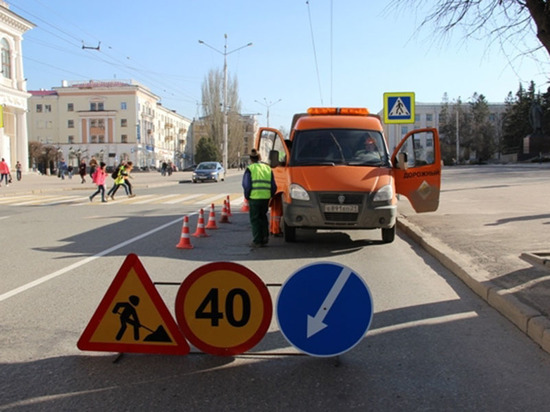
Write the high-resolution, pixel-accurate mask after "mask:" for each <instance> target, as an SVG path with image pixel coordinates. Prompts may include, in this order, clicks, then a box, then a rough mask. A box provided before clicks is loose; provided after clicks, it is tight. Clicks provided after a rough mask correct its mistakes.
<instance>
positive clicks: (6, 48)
mask: <svg viewBox="0 0 550 412" xmlns="http://www.w3.org/2000/svg"><path fill="white" fill-rule="evenodd" d="M0 48H1V49H2V76H4V77H5V78H6V79H11V53H10V44H9V43H8V41H7V40H6V39H2V41H1V42H0Z"/></svg>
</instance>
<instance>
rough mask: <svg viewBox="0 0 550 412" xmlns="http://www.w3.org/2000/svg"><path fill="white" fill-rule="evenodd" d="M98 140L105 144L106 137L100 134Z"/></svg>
mask: <svg viewBox="0 0 550 412" xmlns="http://www.w3.org/2000/svg"><path fill="white" fill-rule="evenodd" d="M97 140H98V141H99V143H105V136H104V135H102V134H100V135H99V136H98V137H97Z"/></svg>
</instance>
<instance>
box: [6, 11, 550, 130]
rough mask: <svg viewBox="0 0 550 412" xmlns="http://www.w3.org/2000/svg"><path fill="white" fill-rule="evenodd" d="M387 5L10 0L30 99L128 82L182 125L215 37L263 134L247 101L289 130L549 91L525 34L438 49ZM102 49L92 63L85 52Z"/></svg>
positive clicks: (452, 40)
mask: <svg viewBox="0 0 550 412" xmlns="http://www.w3.org/2000/svg"><path fill="white" fill-rule="evenodd" d="M396 2H397V0H393V1H390V0H369V1H365V0H346V1H331V0H309V2H306V0H261V1H258V0H233V1H228V0H200V1H199V0H193V1H189V0H157V1H143V0H131V1H130V0H110V1H105V0H95V1H93V2H84V1H75V0H17V1H14V0H12V1H9V0H8V4H9V5H10V9H11V10H12V11H13V12H15V13H17V14H19V15H21V16H22V17H25V18H26V19H28V20H30V21H31V22H33V23H34V24H36V25H37V27H35V28H34V29H32V30H30V31H28V32H27V33H26V34H25V35H24V41H23V55H24V71H25V77H27V79H28V81H27V88H28V89H29V90H37V89H51V88H52V87H56V86H60V85H61V82H62V80H91V79H94V80H105V79H113V78H114V77H116V78H118V79H135V80H137V81H139V82H140V83H142V84H144V85H146V86H147V87H149V88H150V89H151V90H152V91H153V92H154V93H156V94H157V95H159V96H160V97H161V98H162V103H163V105H164V106H165V107H167V108H170V109H174V110H176V111H177V112H178V113H180V114H182V115H184V116H186V117H188V118H193V117H195V116H197V115H200V114H201V113H200V111H199V109H198V103H199V102H200V100H201V84H202V83H203V81H204V79H205V76H206V75H207V73H208V71H209V70H210V69H216V68H217V69H220V70H222V68H223V55H222V54H221V53H217V52H216V51H213V50H211V49H210V48H208V47H206V46H204V45H201V44H199V42H198V40H199V39H200V40H203V41H204V42H206V43H207V44H209V45H211V46H212V47H214V48H216V49H218V50H219V51H220V52H222V51H223V48H224V34H227V35H228V43H227V51H228V53H230V54H228V55H227V62H228V71H229V73H230V75H231V76H237V78H238V81H239V95H240V99H241V105H242V112H243V113H261V116H259V121H260V123H261V124H262V125H265V123H266V107H265V106H264V105H261V104H259V103H257V102H255V101H256V100H258V101H260V102H262V103H265V101H264V98H265V99H266V101H267V102H268V103H270V102H277V101H278V100H279V99H281V101H280V102H278V103H276V104H273V105H272V106H271V108H270V126H272V127H279V126H283V127H285V128H288V127H289V125H290V121H291V117H292V114H293V113H297V112H302V111H304V110H305V109H307V108H308V107H310V106H321V105H322V106H360V107H368V108H369V109H370V110H371V111H373V112H378V111H379V110H381V109H382V106H383V93H384V92H415V93H416V101H417V102H425V103H438V102H441V100H442V97H443V94H444V93H447V94H448V96H449V99H450V100H451V101H452V100H456V99H457V98H461V99H462V100H463V101H468V99H469V98H470V97H471V96H472V95H473V94H474V92H477V93H479V94H484V95H485V96H486V98H487V100H489V101H490V102H503V101H504V99H505V97H506V95H507V94H508V92H510V91H511V92H513V93H515V92H516V91H517V89H518V86H519V83H520V82H522V83H524V85H526V86H527V84H528V82H529V81H531V80H534V81H535V83H536V84H537V86H538V87H539V88H540V89H541V90H546V88H547V86H548V85H547V84H546V81H547V78H548V76H547V73H549V69H550V65H549V58H548V56H547V54H546V52H544V51H539V52H536V53H532V54H529V55H527V56H521V55H520V54H521V53H522V52H523V51H525V48H528V47H531V48H532V47H535V46H537V45H538V43H537V42H536V40H535V37H534V33H533V34H531V33H528V34H527V35H526V41H527V44H526V45H525V44H524V43H523V42H522V41H520V40H517V41H516V40H514V41H513V42H510V44H507V45H506V46H505V50H504V51H503V50H501V48H500V46H498V45H497V44H493V45H490V44H488V42H487V40H486V39H484V38H482V39H480V40H476V39H473V38H470V39H466V40H465V39H464V37H463V35H462V33H461V32H460V31H457V32H455V33H454V34H453V35H452V36H451V37H449V38H446V39H443V40H441V39H440V35H434V34H433V33H432V31H433V30H432V29H433V27H432V26H428V27H426V28H423V29H421V30H419V26H420V23H421V22H422V20H423V17H424V16H423V10H421V9H416V8H414V7H413V6H411V7H409V8H403V7H402V8H401V9H399V10H395V8H393V7H392V6H391V5H392V4H394V3H396ZM412 3H414V2H410V4H412ZM423 3H425V2H423ZM428 3H430V2H428ZM424 12H425V10H424ZM99 42H101V49H100V51H95V50H83V49H82V45H83V44H84V45H85V46H88V47H92V46H97V45H98V43H99ZM249 42H252V43H253V46H252V47H246V48H243V49H242V50H239V51H236V52H234V53H231V51H233V50H235V49H238V48H240V47H241V46H243V45H246V44H247V43H249ZM518 48H519V49H521V50H518Z"/></svg>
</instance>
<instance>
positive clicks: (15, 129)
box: [0, 0, 34, 172]
mask: <svg viewBox="0 0 550 412" xmlns="http://www.w3.org/2000/svg"><path fill="white" fill-rule="evenodd" d="M33 27H34V24H33V23H31V22H30V21H28V20H25V19H24V18H22V17H21V16H19V15H17V14H15V13H13V12H12V11H11V10H10V9H9V6H8V5H7V3H5V2H4V1H1V0H0V55H1V65H2V67H1V70H0V157H2V158H4V159H5V160H6V162H8V165H9V166H10V168H11V169H12V170H15V163H16V162H17V161H19V162H21V166H22V170H23V172H26V171H27V170H28V157H29V156H28V145H27V99H28V98H29V94H28V93H27V91H26V87H27V85H26V81H25V76H24V75H23V50H22V41H23V34H24V33H25V32H26V31H28V30H30V29H32V28H33Z"/></svg>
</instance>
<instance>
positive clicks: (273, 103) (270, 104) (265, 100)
mask: <svg viewBox="0 0 550 412" xmlns="http://www.w3.org/2000/svg"><path fill="white" fill-rule="evenodd" d="M281 100H283V99H279V100H277V101H276V102H271V101H270V102H269V103H268V102H267V99H266V98H265V97H264V102H265V103H262V102H259V101H258V100H254V101H255V102H256V103H260V104H261V105H262V106H265V107H266V109H267V127H269V108H270V107H271V106H273V105H275V104H277V103H279V102H280V101H281Z"/></svg>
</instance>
